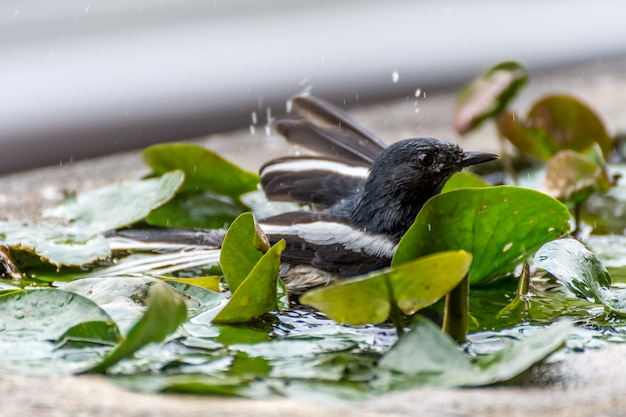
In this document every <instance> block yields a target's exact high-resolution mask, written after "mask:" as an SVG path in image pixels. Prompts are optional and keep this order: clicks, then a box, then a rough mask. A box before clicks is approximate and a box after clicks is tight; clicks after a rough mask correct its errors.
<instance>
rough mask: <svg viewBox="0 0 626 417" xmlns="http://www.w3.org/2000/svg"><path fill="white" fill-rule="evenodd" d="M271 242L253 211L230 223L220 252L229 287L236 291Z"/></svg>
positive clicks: (221, 263)
mask: <svg viewBox="0 0 626 417" xmlns="http://www.w3.org/2000/svg"><path fill="white" fill-rule="evenodd" d="M268 249H269V242H268V241H267V237H266V236H265V234H264V233H263V231H262V230H261V229H260V228H259V226H258V225H257V223H256V221H255V220H254V215H253V214H252V213H243V214H241V215H240V216H239V217H237V219H235V221H234V222H233V223H232V224H231V225H230V228H229V229H228V232H227V233H226V236H225V237H224V241H223V242H222V250H221V253H220V266H221V268H222V272H223V273H224V277H225V278H226V282H227V283H228V287H229V288H230V290H231V292H233V293H234V292H235V291H236V290H237V288H238V287H239V285H240V284H241V283H242V282H243V280H244V279H245V278H246V277H247V276H248V274H250V271H252V269H253V268H254V266H255V265H256V264H257V262H259V260H260V259H261V257H262V256H263V252H267V250H268Z"/></svg>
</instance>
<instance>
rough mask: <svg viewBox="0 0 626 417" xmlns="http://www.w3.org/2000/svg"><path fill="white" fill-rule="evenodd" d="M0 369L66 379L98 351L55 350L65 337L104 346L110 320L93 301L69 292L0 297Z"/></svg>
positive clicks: (45, 291)
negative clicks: (67, 375) (65, 377)
mask: <svg viewBox="0 0 626 417" xmlns="http://www.w3.org/2000/svg"><path fill="white" fill-rule="evenodd" d="M0 323H1V326H0V327H1V328H2V331H0V369H3V370H5V371H10V372H17V373H26V374H52V373H54V374H57V373H61V374H68V373H73V372H76V371H79V370H81V369H84V368H85V367H88V366H92V365H93V364H94V363H97V361H99V360H100V359H101V355H102V349H103V348H106V349H108V347H106V346H100V347H99V348H96V347H93V348H90V349H89V350H84V351H83V350H82V349H79V350H78V351H77V352H76V354H72V351H71V350H68V349H60V348H59V347H60V345H63V341H64V340H67V339H68V338H70V337H74V338H78V337H80V338H82V340H83V341H84V342H87V341H88V342H91V343H96V344H107V343H108V342H110V341H111V340H112V339H111V337H112V334H111V331H113V332H115V331H114V330H112V326H113V327H114V326H115V324H114V323H113V320H112V319H111V317H110V316H109V315H108V314H107V313H105V312H104V311H103V310H102V309H101V308H99V307H98V306H97V305H96V304H95V303H93V302H92V301H90V300H88V299H86V298H84V297H81V296H79V295H77V294H72V293H70V292H66V291H61V290H55V289H37V290H26V291H19V292H14V293H12V294H7V295H4V296H2V297H0Z"/></svg>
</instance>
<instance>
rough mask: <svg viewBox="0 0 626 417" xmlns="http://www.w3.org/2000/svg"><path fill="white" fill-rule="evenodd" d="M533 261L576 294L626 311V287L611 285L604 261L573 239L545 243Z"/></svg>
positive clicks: (620, 311)
mask: <svg viewBox="0 0 626 417" xmlns="http://www.w3.org/2000/svg"><path fill="white" fill-rule="evenodd" d="M535 263H536V264H537V266H538V267H539V268H541V269H543V270H545V271H546V272H548V273H549V274H550V275H552V276H553V277H555V278H556V279H557V280H558V281H559V282H561V283H562V284H563V285H565V286H566V287H567V288H568V289H569V290H570V291H572V292H573V293H574V294H575V295H576V296H578V297H582V298H586V299H587V300H589V301H590V302H596V303H600V304H603V305H604V306H606V307H608V308H609V309H610V310H612V311H615V312H618V313H620V314H626V289H624V288H611V276H610V275H609V273H608V271H607V270H606V268H605V267H604V265H603V264H602V263H601V262H600V261H599V260H598V258H596V256H595V255H594V254H593V253H592V252H591V251H590V250H589V249H587V248H586V247H585V246H584V245H583V244H582V243H580V242H579V241H577V240H576V239H560V240H555V241H553V242H548V243H546V244H545V245H543V246H542V247H541V249H539V250H538V251H537V254H536V255H535Z"/></svg>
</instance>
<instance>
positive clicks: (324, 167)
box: [261, 159, 369, 178]
mask: <svg viewBox="0 0 626 417" xmlns="http://www.w3.org/2000/svg"><path fill="white" fill-rule="evenodd" d="M316 170H317V171H329V172H334V173H337V174H341V175H346V176H349V177H357V178H367V175H368V171H369V168H366V167H355V166H352V165H348V164H342V163H341V162H335V161H325V160H322V159H297V160H293V161H284V162H277V163H275V164H271V165H268V166H267V167H265V168H264V169H263V171H261V176H263V175H267V174H271V173H272V172H284V171H287V172H301V171H316Z"/></svg>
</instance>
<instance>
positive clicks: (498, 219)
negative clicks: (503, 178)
mask: <svg viewBox="0 0 626 417" xmlns="http://www.w3.org/2000/svg"><path fill="white" fill-rule="evenodd" d="M569 220H570V213H569V211H568V210H567V207H565V206H564V205H563V204H562V203H561V202H559V201H558V200H556V199H554V198H552V197H550V196H547V195H545V194H543V193H540V192H538V191H534V190H529V189H526V188H520V187H511V186H501V187H485V188H467V189H461V190H455V191H450V192H448V193H445V194H441V195H438V196H436V197H433V198H431V199H430V200H429V201H428V202H427V203H426V204H425V205H424V207H423V208H422V210H421V211H420V213H419V214H418V216H417V218H416V219H415V222H414V223H413V225H412V226H411V228H410V229H409V231H408V232H407V233H406V234H405V235H404V237H403V238H402V240H401V241H400V244H399V245H398V249H397V250H396V253H395V256H394V258H393V262H392V265H399V264H401V263H403V262H407V261H410V260H412V259H415V258H418V257H420V256H424V255H428V254H432V253H436V252H441V251H447V250H459V249H462V250H465V251H467V252H469V253H471V254H472V255H473V256H474V260H473V261H472V266H471V267H470V270H469V279H470V282H471V283H472V284H485V283H488V282H490V281H492V280H493V279H495V278H497V277H499V276H501V275H503V274H506V273H508V272H510V271H511V270H512V269H513V268H514V267H515V266H516V265H517V264H518V263H519V262H521V261H522V260H523V259H524V258H525V257H527V256H528V255H530V254H531V253H532V252H534V251H535V250H537V249H538V248H539V247H540V246H541V245H543V244H544V243H546V242H549V241H550V240H553V239H556V238H557V237H559V236H562V235H563V234H565V233H567V232H569Z"/></svg>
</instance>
